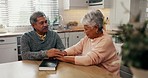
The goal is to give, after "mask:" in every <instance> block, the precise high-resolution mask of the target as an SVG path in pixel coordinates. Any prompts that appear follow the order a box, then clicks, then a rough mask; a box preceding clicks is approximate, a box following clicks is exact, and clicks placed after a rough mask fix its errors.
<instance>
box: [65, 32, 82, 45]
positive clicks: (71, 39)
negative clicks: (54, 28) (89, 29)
mask: <svg viewBox="0 0 148 78" xmlns="http://www.w3.org/2000/svg"><path fill="white" fill-rule="evenodd" d="M65 34H66V48H68V47H71V46H72V45H75V44H76V43H77V42H79V41H80V40H81V39H82V38H83V37H84V32H68V33H65Z"/></svg>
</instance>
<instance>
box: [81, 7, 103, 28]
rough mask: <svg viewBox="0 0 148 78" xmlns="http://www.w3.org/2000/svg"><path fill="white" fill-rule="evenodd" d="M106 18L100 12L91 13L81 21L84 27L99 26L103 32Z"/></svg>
mask: <svg viewBox="0 0 148 78" xmlns="http://www.w3.org/2000/svg"><path fill="white" fill-rule="evenodd" d="M103 21H104V16H103V14H102V12H101V11H100V10H95V11H90V12H89V13H87V14H86V15H85V16H84V17H83V18H82V20H81V23H82V24H83V25H89V26H98V28H99V30H100V31H102V28H103Z"/></svg>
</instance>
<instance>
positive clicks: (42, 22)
mask: <svg viewBox="0 0 148 78" xmlns="http://www.w3.org/2000/svg"><path fill="white" fill-rule="evenodd" d="M33 28H34V29H36V32H37V33H39V34H44V33H46V32H47V31H48V22H47V19H46V17H38V18H37V22H36V23H35V24H33Z"/></svg>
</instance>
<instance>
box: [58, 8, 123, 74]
mask: <svg viewBox="0 0 148 78" xmlns="http://www.w3.org/2000/svg"><path fill="white" fill-rule="evenodd" d="M103 18H104V17H103V14H102V13H101V11H100V10H96V11H91V12H89V13H87V14H86V15H85V16H84V18H83V19H82V24H83V25H84V32H85V34H86V36H85V37H84V38H83V39H81V40H80V41H79V42H78V43H77V44H75V45H73V46H72V47H69V48H67V49H66V50H65V51H64V52H63V53H64V55H65V56H64V57H60V58H57V59H59V60H61V61H64V62H70V63H74V64H77V65H97V66H99V67H101V68H103V69H106V70H107V71H109V72H111V73H114V74H116V75H118V76H119V69H120V65H119V64H117V63H114V62H115V61H118V60H119V58H118V56H117V54H116V49H115V46H114V44H113V41H112V38H111V37H110V36H109V35H108V34H107V33H106V32H105V31H104V30H103Z"/></svg>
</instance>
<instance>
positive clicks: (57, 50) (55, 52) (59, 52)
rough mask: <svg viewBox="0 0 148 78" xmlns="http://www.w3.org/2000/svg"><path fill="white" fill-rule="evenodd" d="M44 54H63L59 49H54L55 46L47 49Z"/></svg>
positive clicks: (57, 55)
mask: <svg viewBox="0 0 148 78" xmlns="http://www.w3.org/2000/svg"><path fill="white" fill-rule="evenodd" d="M46 55H47V56H48V57H63V56H64V54H63V53H62V52H61V51H60V50H59V49H55V48H53V49H50V50H47V52H46Z"/></svg>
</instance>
